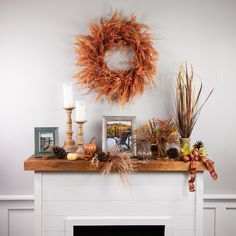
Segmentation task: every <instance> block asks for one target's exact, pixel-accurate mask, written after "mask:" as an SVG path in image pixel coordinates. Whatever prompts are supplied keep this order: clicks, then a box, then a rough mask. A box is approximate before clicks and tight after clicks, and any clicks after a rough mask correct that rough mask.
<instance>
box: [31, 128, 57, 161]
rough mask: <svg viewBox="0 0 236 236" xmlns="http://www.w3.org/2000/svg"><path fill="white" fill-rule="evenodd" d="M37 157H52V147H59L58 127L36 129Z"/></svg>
mask: <svg viewBox="0 0 236 236" xmlns="http://www.w3.org/2000/svg"><path fill="white" fill-rule="evenodd" d="M34 145H35V157H42V156H52V155H53V152H52V147H53V146H58V128H57V127H35V128H34Z"/></svg>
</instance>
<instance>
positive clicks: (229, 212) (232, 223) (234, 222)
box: [224, 207, 236, 236]
mask: <svg viewBox="0 0 236 236" xmlns="http://www.w3.org/2000/svg"><path fill="white" fill-rule="evenodd" d="M225 216H226V217H225V224H224V225H226V224H227V229H228V232H227V234H226V235H225V236H230V235H235V233H236V207H235V208H226V214H225Z"/></svg>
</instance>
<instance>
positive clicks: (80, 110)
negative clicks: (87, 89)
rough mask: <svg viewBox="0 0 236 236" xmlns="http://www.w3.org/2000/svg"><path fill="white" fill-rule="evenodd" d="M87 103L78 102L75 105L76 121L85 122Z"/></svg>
mask: <svg viewBox="0 0 236 236" xmlns="http://www.w3.org/2000/svg"><path fill="white" fill-rule="evenodd" d="M85 120H86V117H85V102H84V101H76V103H75V121H85Z"/></svg>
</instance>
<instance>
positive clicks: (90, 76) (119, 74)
mask: <svg viewBox="0 0 236 236" xmlns="http://www.w3.org/2000/svg"><path fill="white" fill-rule="evenodd" d="M89 29H90V35H79V36H77V38H76V53H77V54H78V56H79V57H78V60H77V63H76V65H77V66H80V67H83V69H82V70H80V71H79V72H78V73H77V74H76V75H75V76H74V77H75V78H76V79H77V80H78V81H79V83H80V84H81V85H82V86H85V87H87V88H88V89H89V90H95V91H96V92H97V93H98V95H97V98H96V100H99V99H100V98H101V97H105V99H106V100H107V101H108V102H109V101H114V102H116V103H118V104H120V105H122V106H124V105H125V104H126V103H129V102H130V101H131V100H132V99H133V97H134V96H135V95H136V94H140V95H142V94H143V92H144V87H145V85H150V86H152V85H154V84H155V83H154V76H155V74H156V72H157V66H156V61H157V59H158V52H157V51H156V50H155V48H154V47H153V43H152V39H153V37H152V36H151V34H150V33H149V32H148V30H149V27H148V26H147V25H146V24H141V23H137V22H136V16H134V15H131V17H130V19H129V20H127V19H126V18H125V17H123V16H121V14H120V13H119V12H118V11H116V12H115V13H114V14H113V16H112V17H111V18H110V19H105V18H104V17H101V18H100V22H99V23H98V24H97V23H95V22H90V23H89ZM117 46H118V47H119V48H121V50H127V49H129V50H131V52H132V53H133V55H134V57H133V60H132V61H128V62H127V63H128V64H129V65H132V67H131V68H130V69H129V70H125V71H122V70H121V71H120V70H110V69H109V68H108V66H107V64H106V63H105V53H106V52H107V51H112V50H114V49H115V47H117Z"/></svg>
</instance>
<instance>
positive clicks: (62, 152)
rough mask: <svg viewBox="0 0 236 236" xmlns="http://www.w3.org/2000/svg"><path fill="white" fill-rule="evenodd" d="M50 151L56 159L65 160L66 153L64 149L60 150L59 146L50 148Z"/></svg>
mask: <svg viewBox="0 0 236 236" xmlns="http://www.w3.org/2000/svg"><path fill="white" fill-rule="evenodd" d="M52 151H53V154H54V157H55V158H57V159H66V156H67V152H66V151H65V149H64V148H61V147H59V146H54V147H53V148H52Z"/></svg>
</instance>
